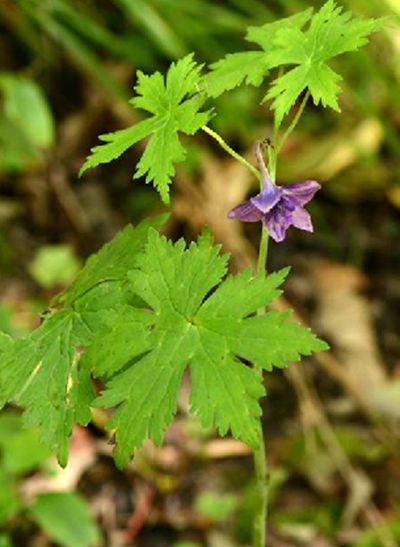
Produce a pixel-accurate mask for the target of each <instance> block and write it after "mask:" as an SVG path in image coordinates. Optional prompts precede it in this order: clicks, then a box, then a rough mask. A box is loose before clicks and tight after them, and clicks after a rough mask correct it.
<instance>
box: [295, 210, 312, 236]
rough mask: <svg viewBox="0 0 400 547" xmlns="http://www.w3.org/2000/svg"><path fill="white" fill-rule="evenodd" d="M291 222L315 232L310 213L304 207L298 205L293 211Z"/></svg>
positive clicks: (301, 228)
mask: <svg viewBox="0 0 400 547" xmlns="http://www.w3.org/2000/svg"><path fill="white" fill-rule="evenodd" d="M291 224H292V225H293V226H295V227H296V228H300V230H306V231H307V232H313V231H314V228H313V225H312V222H311V217H310V215H309V213H308V212H307V211H306V210H305V209H303V207H296V209H295V210H294V211H293V213H292V220H291Z"/></svg>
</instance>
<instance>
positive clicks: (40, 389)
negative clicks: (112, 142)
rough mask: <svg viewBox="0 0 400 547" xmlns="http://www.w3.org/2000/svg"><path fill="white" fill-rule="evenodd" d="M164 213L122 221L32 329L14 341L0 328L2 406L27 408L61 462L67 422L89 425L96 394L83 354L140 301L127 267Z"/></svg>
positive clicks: (29, 420)
mask: <svg viewBox="0 0 400 547" xmlns="http://www.w3.org/2000/svg"><path fill="white" fill-rule="evenodd" d="M165 218H166V215H160V216H159V217H156V218H155V219H152V220H146V221H144V222H142V223H140V224H139V225H138V226H136V227H135V228H133V227H132V226H127V227H126V228H125V229H124V230H123V231H122V232H120V233H119V234H118V235H117V236H116V237H115V239H114V240H113V241H111V242H110V243H108V244H106V245H105V246H104V247H103V248H102V249H101V250H100V251H99V252H98V253H97V254H95V255H93V256H92V257H91V258H89V260H88V261H87V263H86V265H85V267H84V268H83V270H82V271H81V272H80V274H79V275H78V276H77V278H76V280H75V282H74V283H73V284H72V285H71V287H70V289H69V290H68V291H66V292H65V293H64V294H62V295H61V297H60V298H59V299H58V301H59V302H60V301H62V302H63V303H64V306H65V307H64V309H60V310H57V311H53V312H50V313H48V314H47V316H46V318H45V320H44V322H43V323H42V324H41V326H40V327H39V328H38V329H36V330H35V331H34V332H33V333H32V334H30V335H29V336H27V337H26V338H22V339H17V340H15V341H12V339H11V338H9V337H8V336H6V335H5V334H3V333H0V408H1V407H2V406H4V405H5V404H6V403H7V402H11V401H12V402H14V403H17V404H18V405H21V406H23V407H26V410H25V413H24V422H25V423H26V424H27V425H35V426H38V427H39V429H40V433H41V439H42V442H43V443H44V444H45V445H47V446H48V447H49V448H50V449H51V450H52V451H54V452H56V453H57V457H58V460H59V462H60V464H61V465H65V464H66V461H67V448H68V440H69V436H70V434H71V430H72V423H73V421H77V422H78V423H80V424H83V425H85V424H87V423H88V421H89V420H90V405H91V403H92V401H93V399H94V391H93V387H92V384H91V370H90V368H89V367H88V366H87V361H85V360H82V359H81V354H82V353H83V351H84V349H85V347H86V346H88V345H89V343H90V341H91V339H92V337H93V335H95V334H96V332H97V331H98V330H101V329H103V328H108V327H109V325H110V318H113V317H114V315H115V312H114V308H116V307H118V306H119V307H121V306H122V305H127V304H129V303H131V304H132V303H134V304H135V305H138V298H137V297H135V296H134V294H133V292H132V287H131V286H130V284H128V282H127V273H128V272H129V270H131V269H132V268H133V267H134V266H135V264H136V262H135V261H136V257H137V256H138V253H139V252H140V251H141V250H143V247H144V245H145V242H146V240H147V232H148V230H149V227H151V226H152V227H158V226H159V225H160V224H161V223H162V222H163V221H164V220H165ZM135 313H140V312H139V310H135ZM142 313H143V312H142ZM113 314H114V315H113ZM121 317H122V316H121ZM124 334H125V335H126V336H128V335H129V333H128V332H125V333H124ZM99 353H101V346H100V345H99ZM122 358H123V355H122Z"/></svg>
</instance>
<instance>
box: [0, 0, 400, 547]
mask: <svg viewBox="0 0 400 547" xmlns="http://www.w3.org/2000/svg"><path fill="white" fill-rule="evenodd" d="M342 4H343V5H344V7H345V8H346V9H349V10H351V11H352V12H353V13H354V14H355V15H357V16H361V17H377V16H382V15H388V16H390V17H389V18H388V19H387V24H386V25H385V28H384V29H383V30H382V31H381V32H379V33H378V34H375V35H373V36H372V39H371V43H370V44H369V45H368V46H367V47H365V48H363V49H362V50H361V52H359V53H354V54H347V55H344V56H342V57H340V58H338V59H337V60H335V62H334V64H335V66H336V69H337V70H338V72H339V73H340V74H342V76H343V82H342V93H341V95H340V106H341V109H342V113H341V115H338V114H337V113H335V112H332V111H328V110H324V109H322V108H314V107H313V106H312V105H308V107H307V109H306V112H305V115H304V116H303V118H302V120H301V122H300V124H299V125H298V127H297V129H296V131H295V132H294V134H293V135H292V136H291V138H290V139H289V141H288V142H287V144H286V145H285V148H284V150H283V152H282V155H281V157H280V160H279V162H280V163H279V165H278V180H279V181H280V182H281V183H288V182H292V181H296V180H303V179H305V178H315V179H316V180H318V181H320V182H321V184H322V186H323V188H322V190H321V191H320V192H319V194H318V195H317V198H316V199H315V200H314V201H313V203H312V204H311V205H310V207H309V209H310V212H311V213H312V217H313V222H314V229H315V233H314V234H313V235H311V234H308V233H305V232H300V231H296V230H294V229H292V230H291V231H290V232H289V234H290V235H289V237H288V238H287V240H286V242H285V244H283V245H278V244H274V243H273V242H272V243H271V247H270V260H269V264H270V269H276V268H280V267H282V266H284V265H287V264H291V265H292V266H293V268H292V273H291V276H290V278H289V280H288V281H287V283H286V285H285V289H286V292H285V298H281V299H280V300H279V301H278V303H277V304H276V305H277V307H279V308H281V309H283V308H285V307H287V306H289V305H290V306H291V307H293V308H294V309H295V313H296V314H297V316H298V318H300V319H301V320H302V321H304V322H305V323H306V324H308V325H310V326H311V327H312V328H313V329H314V331H315V332H317V333H318V334H319V335H320V336H321V337H323V338H325V339H326V340H327V341H329V343H330V344H331V347H332V351H331V352H330V353H328V354H324V355H321V356H317V357H315V358H313V359H305V360H304V361H303V363H302V364H301V365H300V366H294V367H289V369H288V371H286V372H282V371H275V372H273V373H271V374H268V375H266V386H267V390H268V397H267V398H266V400H265V401H264V402H263V404H264V410H265V412H264V426H265V436H266V440H267V451H268V460H269V463H270V473H271V499H270V505H271V508H270V535H269V542H268V545H269V546H270V547H284V546H288V547H291V546H311V547H334V546H342V545H343V546H356V547H374V546H379V545H383V546H390V547H393V546H396V545H399V544H400V501H399V500H400V455H399V418H400V338H399V324H400V321H399V320H400V317H399V315H400V279H399V266H400V217H399V208H400V184H399V182H400V92H399V89H400V87H399V84H400V26H399V21H400V3H399V2H398V0H379V1H378V0H370V1H369V2H365V1H364V0H343V2H342ZM310 5H312V6H313V7H315V8H318V7H319V6H320V5H322V2H319V1H317V2H307V1H306V0H290V1H289V0H274V1H272V0H271V1H268V2H267V1H266V0H221V1H218V2H213V1H212V0H190V2H184V1H176V0H175V1H173V0H97V1H95V0H1V2H0V330H2V331H4V332H6V333H8V334H10V335H11V336H13V337H18V336H21V335H24V334H26V333H28V332H29V331H30V330H31V329H33V328H35V327H36V326H37V325H38V324H39V321H40V319H39V318H40V313H41V312H43V311H44V310H45V309H46V308H47V305H48V302H49V300H50V298H51V297H52V296H53V295H54V294H56V293H57V292H58V291H60V290H62V289H63V288H64V287H65V286H66V285H67V284H68V283H69V282H70V281H71V280H72V279H73V277H74V276H75V274H76V272H77V271H78V270H79V268H80V266H81V265H82V264H83V262H84V260H85V258H86V257H87V256H88V255H89V254H90V253H92V252H94V251H96V250H97V249H98V248H99V247H100V246H101V245H102V244H103V243H105V242H106V241H109V240H110V239H111V238H112V237H113V236H114V235H115V233H116V232H117V231H118V230H119V229H120V228H122V227H123V226H124V225H126V224H127V223H130V222H133V223H137V222H138V221H139V220H140V219H142V218H144V217H146V216H148V215H154V214H157V213H159V212H160V211H162V210H164V207H163V206H162V205H161V204H160V201H159V198H158V194H157V193H156V192H155V191H154V189H153V188H152V187H149V186H146V185H145V184H144V183H143V182H142V181H140V180H139V181H135V182H133V181H132V173H133V170H134V166H135V163H136V161H137V160H138V158H139V156H140V154H141V151H142V149H141V145H138V146H136V147H135V148H134V149H131V150H129V151H128V152H127V153H126V154H124V156H123V157H121V158H120V159H119V160H117V161H115V162H113V163H111V164H108V165H105V166H100V167H98V168H97V169H95V170H92V171H89V172H88V173H87V174H86V175H85V176H84V177H83V178H82V179H78V176H77V172H78V170H79V167H80V166H81V164H82V163H83V161H84V159H85V157H86V155H87V154H88V152H89V149H90V148H91V147H92V146H94V145H95V144H96V141H97V135H98V134H100V133H104V132H110V131H114V130H117V129H120V128H123V127H126V126H128V125H129V124H132V123H134V122H135V121H136V120H137V119H138V118H137V116H138V113H137V112H135V111H133V110H132V109H131V108H130V107H129V105H128V103H127V99H128V98H129V97H131V96H132V95H133V85H134V84H135V71H136V70H138V69H140V70H143V71H144V72H153V71H155V70H160V71H162V72H163V71H165V70H166V69H167V67H168V65H169V63H170V62H171V60H174V59H178V58H179V57H181V56H183V55H185V54H186V53H188V52H191V51H194V52H195V55H196V59H197V60H198V61H200V62H204V63H211V62H213V61H216V60H218V59H219V58H220V57H221V56H223V55H224V54H225V53H229V52H234V51H241V50H244V49H248V48H249V47H251V46H250V45H249V44H247V43H246V42H245V41H244V40H243V36H244V34H245V30H246V27H247V26H249V25H261V24H263V23H265V22H268V21H273V20H275V19H276V18H280V17H285V16H288V15H291V14H293V13H295V12H296V11H299V10H303V9H305V8H307V7H309V6H310ZM262 96H263V93H262V89H253V88H251V87H246V88H240V89H238V90H236V91H232V92H230V93H227V94H225V95H223V97H221V98H220V99H218V100H217V101H215V110H216V112H217V116H216V117H215V118H214V119H213V120H212V122H211V124H210V125H211V126H212V127H214V128H215V129H216V130H217V131H219V132H220V133H221V135H223V137H224V138H225V139H226V140H227V141H228V142H229V143H230V144H231V146H232V147H234V148H235V149H237V150H238V151H239V152H241V153H242V154H244V155H245V156H246V157H247V158H248V159H249V161H253V157H252V152H251V150H252V146H253V144H254V142H255V140H257V139H260V138H268V137H269V136H271V115H270V113H269V111H268V108H267V107H266V105H260V100H261V98H262ZM186 144H187V148H188V161H187V162H186V163H185V164H179V165H178V166H177V175H176V179H175V182H174V185H173V186H172V215H171V218H170V220H169V221H168V224H167V226H166V228H165V232H166V233H167V234H168V235H169V236H170V237H172V238H173V239H176V238H178V237H181V236H184V237H185V238H186V239H187V240H191V239H193V238H194V237H196V235H197V234H198V232H199V231H200V229H201V227H202V226H203V225H204V224H208V225H210V227H211V229H212V231H213V233H214V234H215V238H216V240H217V242H219V243H222V245H223V247H224V249H225V250H227V251H230V252H231V253H232V263H231V265H232V270H233V271H234V270H237V269H239V268H242V267H244V266H247V265H251V264H253V263H254V260H255V257H256V252H257V245H258V238H259V226H258V225H257V226H256V225H253V224H251V225H241V224H239V223H237V222H236V221H235V222H234V221H228V220H226V218H225V217H226V212H227V211H228V210H229V209H230V208H231V207H233V206H234V205H236V204H237V203H239V202H240V201H242V200H243V199H245V198H246V197H247V196H248V195H249V194H251V193H254V192H255V190H256V181H255V180H252V178H251V176H249V174H248V173H247V172H246V171H245V170H244V169H243V167H242V166H240V165H237V164H235V163H234V162H233V160H231V159H230V158H229V157H227V156H226V155H225V153H224V152H223V151H221V150H220V149H218V148H217V145H216V144H215V143H214V142H211V141H210V139H209V138H208V137H207V136H206V135H205V134H203V135H200V134H199V135H198V136H196V137H195V138H192V139H190V140H187V142H186ZM189 389H190V387H189V385H188V382H187V380H185V381H184V383H183V386H182V393H181V401H180V409H179V414H178V416H177V419H176V421H175V422H174V424H173V425H172V426H171V427H170V428H169V429H168V431H167V433H166V438H165V445H164V446H163V447H162V448H161V449H155V448H154V447H153V446H152V445H151V444H147V445H146V446H145V447H144V449H143V450H141V451H140V453H138V454H137V457H136V458H135V460H134V462H133V463H132V464H130V465H129V466H128V468H127V469H126V470H125V471H123V472H121V471H118V470H116V469H115V467H114V465H113V460H112V446H111V445H110V444H109V443H108V441H107V437H106V435H105V433H104V430H103V426H104V423H103V417H102V416H97V415H96V414H95V415H94V416H93V424H91V426H90V427H89V428H88V429H87V430H84V429H81V428H77V429H75V430H74V434H73V437H72V441H71V448H70V461H69V464H68V467H67V468H66V469H65V470H61V469H60V468H59V467H58V466H57V465H56V464H55V462H54V461H53V459H52V458H50V457H49V454H48V453H47V452H46V450H45V449H44V448H43V447H42V446H41V445H40V444H39V442H38V439H37V435H36V431H33V430H32V431H30V430H22V429H21V423H20V418H19V413H18V409H16V408H11V407H9V408H6V409H5V410H3V411H2V412H1V413H0V530H1V531H0V546H2V547H7V546H10V545H15V546H20V545H21V546H31V545H32V546H41V547H42V546H48V545H66V546H67V547H79V546H82V547H85V546H88V547H89V546H103V545H104V546H113V547H114V546H116V547H118V546H120V545H134V546H138V547H142V546H143V547H144V546H146V547H147V546H148V547H162V546H166V547H171V546H173V547H199V546H209V547H233V546H240V545H249V544H250V543H251V524H252V512H253V508H254V503H255V490H254V484H253V480H252V460H251V455H250V453H249V450H248V448H247V447H246V446H245V445H243V444H242V443H240V442H237V441H234V440H233V439H230V438H225V439H218V438H217V437H216V435H215V432H214V431H204V430H203V429H201V428H200V426H199V424H198V423H197V422H196V420H195V419H194V418H193V417H191V416H190V415H189V414H188V410H187V403H186V401H187V392H188V390H189Z"/></svg>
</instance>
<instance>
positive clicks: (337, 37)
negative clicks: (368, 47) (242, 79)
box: [265, 0, 383, 124]
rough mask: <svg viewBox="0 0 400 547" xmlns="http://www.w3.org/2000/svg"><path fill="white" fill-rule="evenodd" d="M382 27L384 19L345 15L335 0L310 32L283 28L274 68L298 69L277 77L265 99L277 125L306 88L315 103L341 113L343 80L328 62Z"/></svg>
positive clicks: (325, 7)
mask: <svg viewBox="0 0 400 547" xmlns="http://www.w3.org/2000/svg"><path fill="white" fill-rule="evenodd" d="M382 25H383V19H367V20H361V19H353V18H352V15H351V13H342V8H341V7H339V6H337V5H336V3H335V1H334V0H328V2H326V3H325V4H324V5H323V6H322V8H321V9H320V10H319V11H318V13H316V14H315V15H314V16H313V18H312V19H311V22H310V26H309V28H308V30H307V31H305V32H303V31H302V30H301V29H300V28H295V27H292V28H289V27H285V28H282V29H280V30H279V31H278V32H277V33H276V35H275V37H274V39H273V42H274V62H273V66H282V65H296V66H295V67H294V68H291V69H290V70H289V71H288V72H287V73H286V74H284V75H283V76H281V77H280V78H277V79H276V80H275V81H274V82H273V84H272V86H271V88H270V90H269V91H268V93H267V95H266V97H265V100H267V99H273V103H272V108H273V109H274V110H275V111H276V119H277V123H278V124H279V123H280V122H281V120H282V118H283V116H284V115H285V114H287V113H288V111H289V110H290V108H291V107H292V106H293V104H294V103H295V101H296V99H297V98H298V96H299V95H300V93H301V92H302V91H303V90H305V89H306V88H308V89H309V91H310V94H311V96H312V98H313V101H314V104H316V105H317V104H319V103H321V104H322V105H323V106H330V107H331V108H333V109H334V110H337V111H338V110H339V105H338V102H337V95H338V93H339V91H340V88H339V86H338V85H337V84H338V82H339V81H340V80H341V77H340V76H339V74H337V73H336V72H334V71H333V70H332V69H331V68H330V67H329V66H328V65H327V64H326V63H327V61H329V60H330V59H332V58H333V57H336V56H337V55H340V54H341V53H344V52H346V51H355V50H357V49H358V48H360V47H361V46H363V45H365V44H366V43H367V42H368V40H367V36H368V35H369V34H371V33H372V32H374V31H376V30H378V29H379V28H381V27H382Z"/></svg>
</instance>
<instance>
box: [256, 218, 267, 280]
mask: <svg viewBox="0 0 400 547" xmlns="http://www.w3.org/2000/svg"><path fill="white" fill-rule="evenodd" d="M268 242H269V236H268V232H267V230H266V229H265V228H264V226H262V228H261V239H260V247H259V250H258V259H257V275H264V274H265V265H266V263H267V254H268Z"/></svg>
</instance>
